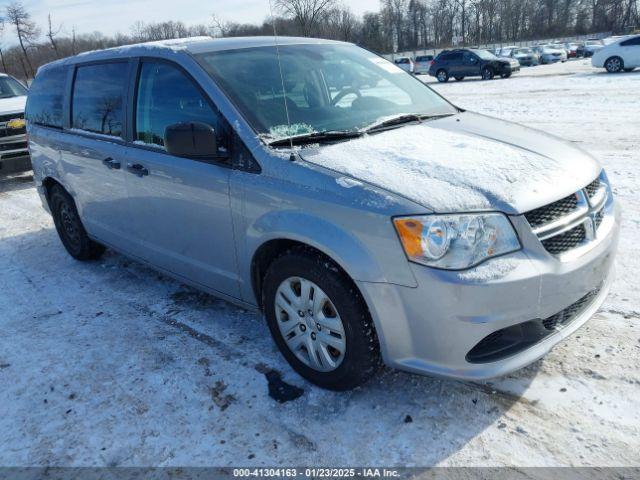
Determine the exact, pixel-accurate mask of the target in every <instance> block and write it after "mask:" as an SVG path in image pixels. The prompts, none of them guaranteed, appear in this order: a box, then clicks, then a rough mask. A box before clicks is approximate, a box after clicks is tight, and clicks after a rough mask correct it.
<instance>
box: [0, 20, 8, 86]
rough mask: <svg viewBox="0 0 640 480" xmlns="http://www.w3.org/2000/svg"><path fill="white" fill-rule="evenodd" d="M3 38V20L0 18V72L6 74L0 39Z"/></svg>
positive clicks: (0, 40)
mask: <svg viewBox="0 0 640 480" xmlns="http://www.w3.org/2000/svg"><path fill="white" fill-rule="evenodd" d="M3 36H4V18H2V17H0V61H2V71H3V72H5V73H6V72H7V64H6V63H5V61H4V53H3V52H2V37H3Z"/></svg>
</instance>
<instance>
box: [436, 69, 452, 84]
mask: <svg viewBox="0 0 640 480" xmlns="http://www.w3.org/2000/svg"><path fill="white" fill-rule="evenodd" d="M436 78H437V79H438V81H439V82H440V83H446V82H448V81H449V74H448V73H447V71H446V70H438V72H437V73H436Z"/></svg>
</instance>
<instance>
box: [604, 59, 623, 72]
mask: <svg viewBox="0 0 640 480" xmlns="http://www.w3.org/2000/svg"><path fill="white" fill-rule="evenodd" d="M604 68H606V69H607V72H609V73H619V72H621V71H622V70H624V62H623V61H622V59H621V58H620V57H611V58H608V59H607V61H606V62H604Z"/></svg>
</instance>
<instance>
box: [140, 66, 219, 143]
mask: <svg viewBox="0 0 640 480" xmlns="http://www.w3.org/2000/svg"><path fill="white" fill-rule="evenodd" d="M182 122H200V123H205V124H207V125H210V126H211V127H213V129H214V130H215V131H216V133H217V136H218V145H219V146H220V147H227V141H226V135H225V132H226V128H225V125H226V122H224V121H223V119H222V117H221V115H220V114H219V113H218V112H217V111H215V110H214V109H213V108H211V105H210V104H209V102H207V100H206V98H205V97H204V96H203V95H202V93H201V92H200V90H199V89H198V88H197V87H196V85H195V84H194V83H193V82H192V81H191V79H190V78H188V77H187V76H186V75H185V74H184V73H183V72H182V71H181V70H180V69H178V68H176V67H174V66H172V65H169V64H167V63H164V62H144V63H143V64H142V67H141V69H140V76H139V80H138V92H137V100H136V125H135V133H134V139H135V141H137V142H142V143H147V144H153V145H159V146H164V131H165V129H166V128H167V127H168V126H169V125H172V124H175V123H182Z"/></svg>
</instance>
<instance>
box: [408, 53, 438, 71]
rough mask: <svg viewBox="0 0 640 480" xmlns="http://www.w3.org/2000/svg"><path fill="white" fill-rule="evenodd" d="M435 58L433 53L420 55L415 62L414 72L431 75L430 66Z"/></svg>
mask: <svg viewBox="0 0 640 480" xmlns="http://www.w3.org/2000/svg"><path fill="white" fill-rule="evenodd" d="M434 58H435V57H434V56H433V55H418V56H417V57H416V61H415V62H414V67H413V73H415V74H416V75H429V68H430V67H431V63H432V62H433V59H434Z"/></svg>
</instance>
